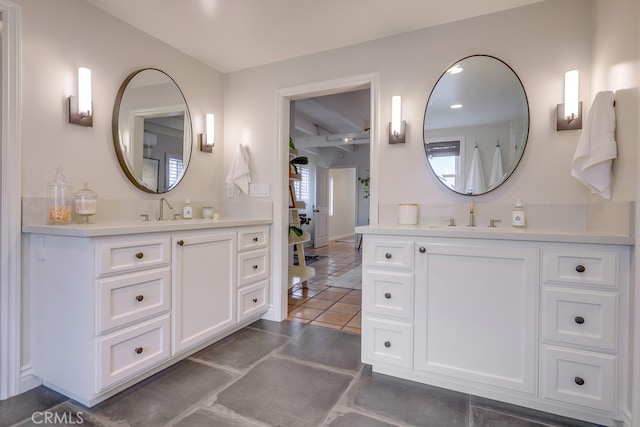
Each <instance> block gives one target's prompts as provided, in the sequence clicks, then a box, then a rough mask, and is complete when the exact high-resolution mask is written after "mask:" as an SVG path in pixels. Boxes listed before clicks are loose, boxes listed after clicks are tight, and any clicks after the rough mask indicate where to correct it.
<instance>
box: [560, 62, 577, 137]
mask: <svg viewBox="0 0 640 427" xmlns="http://www.w3.org/2000/svg"><path fill="white" fill-rule="evenodd" d="M579 83H580V78H579V74H578V70H571V71H567V72H566V73H565V75H564V104H558V108H557V109H556V130H559V131H560V130H576V129H582V102H580V101H579V100H578V86H579Z"/></svg>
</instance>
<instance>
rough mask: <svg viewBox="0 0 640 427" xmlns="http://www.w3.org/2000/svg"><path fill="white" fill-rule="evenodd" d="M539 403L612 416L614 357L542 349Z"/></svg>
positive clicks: (613, 402)
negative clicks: (558, 403)
mask: <svg viewBox="0 0 640 427" xmlns="http://www.w3.org/2000/svg"><path fill="white" fill-rule="evenodd" d="M542 364H543V366H542V384H541V394H542V398H543V399H552V400H558V401H561V402H567V403H573V404H575V405H580V406H586V407H589V408H595V409H600V410H603V411H608V412H613V411H614V410H615V404H616V398H615V396H616V380H615V378H616V356H612V355H606V354H600V353H591V352H586V351H579V350H568V349H562V348H558V347H549V346H543V349H542Z"/></svg>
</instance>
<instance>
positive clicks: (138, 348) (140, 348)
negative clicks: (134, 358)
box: [134, 347, 142, 354]
mask: <svg viewBox="0 0 640 427" xmlns="http://www.w3.org/2000/svg"><path fill="white" fill-rule="evenodd" d="M134 351H135V352H136V354H142V347H136V349H135V350H134Z"/></svg>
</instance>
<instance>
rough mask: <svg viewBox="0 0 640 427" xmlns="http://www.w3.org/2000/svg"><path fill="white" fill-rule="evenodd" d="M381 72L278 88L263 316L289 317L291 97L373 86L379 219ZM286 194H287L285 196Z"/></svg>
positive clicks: (373, 207) (374, 202)
mask: <svg viewBox="0 0 640 427" xmlns="http://www.w3.org/2000/svg"><path fill="white" fill-rule="evenodd" d="M379 81H380V74H379V73H377V72H376V73H369V74H360V75H354V76H348V77H342V78H337V79H332V80H326V81H321V82H315V83H309V84H303V85H298V86H291V87H287V88H283V89H279V90H277V91H276V106H277V131H276V141H275V145H276V148H277V157H276V170H277V171H282V172H281V173H280V174H279V176H280V181H279V182H278V181H277V179H278V178H277V176H278V175H276V189H277V190H276V191H275V192H274V200H273V235H272V239H271V243H272V246H271V247H272V261H271V265H272V267H273V268H272V269H271V271H272V286H271V298H270V301H271V303H270V304H269V310H268V311H267V313H265V315H264V316H263V317H264V318H265V319H268V320H275V321H281V320H283V319H285V318H286V317H287V291H288V289H287V283H288V278H287V262H288V256H287V254H288V249H289V248H288V239H287V236H286V230H288V221H289V220H288V217H289V215H288V214H289V209H288V204H287V197H288V186H289V178H288V176H287V174H286V170H287V169H288V168H287V165H288V163H289V133H290V132H289V125H290V112H291V105H290V104H291V101H295V100H297V99H303V98H310V97H314V96H322V95H332V94H335V93H340V92H348V91H351V90H357V89H365V88H367V87H368V88H369V91H370V92H369V93H370V97H371V101H370V119H371V130H370V137H371V138H370V140H371V143H370V144H369V150H370V159H369V163H370V170H369V172H370V174H371V175H370V176H371V178H372V179H371V182H372V185H371V187H370V193H369V197H370V199H371V201H370V204H369V210H370V213H369V217H370V218H371V223H372V224H376V223H377V222H378V211H377V206H378V186H377V185H376V182H377V174H378V168H377V164H378V158H377V152H378V150H377V141H378V135H379V129H378V123H379V98H380V94H379V91H380V84H379ZM285 196H286V197H285Z"/></svg>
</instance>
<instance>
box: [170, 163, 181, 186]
mask: <svg viewBox="0 0 640 427" xmlns="http://www.w3.org/2000/svg"><path fill="white" fill-rule="evenodd" d="M180 175H182V159H178V158H175V157H169V162H168V164H167V178H168V186H169V187H172V186H173V185H174V184H175V183H176V182H178V178H179V177H180Z"/></svg>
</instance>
